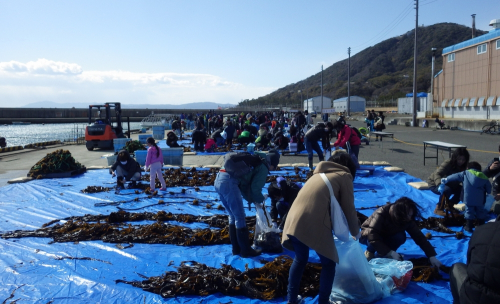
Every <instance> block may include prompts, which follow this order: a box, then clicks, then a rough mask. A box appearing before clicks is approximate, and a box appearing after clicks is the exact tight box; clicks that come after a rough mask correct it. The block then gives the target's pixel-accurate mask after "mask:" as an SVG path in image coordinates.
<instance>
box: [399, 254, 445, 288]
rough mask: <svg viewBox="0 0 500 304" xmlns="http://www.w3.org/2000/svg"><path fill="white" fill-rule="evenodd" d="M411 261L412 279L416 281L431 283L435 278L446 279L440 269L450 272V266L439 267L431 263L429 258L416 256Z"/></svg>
mask: <svg viewBox="0 0 500 304" xmlns="http://www.w3.org/2000/svg"><path fill="white" fill-rule="evenodd" d="M409 261H410V262H412V263H413V269H412V270H413V274H412V276H411V280H412V281H415V282H424V283H429V282H432V281H434V280H445V279H444V278H443V276H442V275H441V274H440V273H439V270H441V271H443V272H445V273H450V267H447V266H444V265H443V266H441V267H440V268H439V269H438V268H436V267H434V266H432V265H431V263H430V262H429V259H428V258H415V259H409Z"/></svg>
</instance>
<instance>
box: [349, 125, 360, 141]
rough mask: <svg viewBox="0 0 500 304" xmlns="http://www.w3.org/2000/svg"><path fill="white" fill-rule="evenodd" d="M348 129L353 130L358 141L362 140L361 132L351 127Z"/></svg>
mask: <svg viewBox="0 0 500 304" xmlns="http://www.w3.org/2000/svg"><path fill="white" fill-rule="evenodd" d="M349 127H350V128H351V130H353V131H354V132H355V133H356V134H357V135H358V137H359V139H361V138H363V135H362V134H361V132H359V130H358V128H356V127H351V126H349Z"/></svg>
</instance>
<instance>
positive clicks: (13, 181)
mask: <svg viewBox="0 0 500 304" xmlns="http://www.w3.org/2000/svg"><path fill="white" fill-rule="evenodd" d="M31 180H34V178H33V177H18V178H14V179H11V180H9V181H8V182H7V183H8V184H20V183H26V182H29V181H31Z"/></svg>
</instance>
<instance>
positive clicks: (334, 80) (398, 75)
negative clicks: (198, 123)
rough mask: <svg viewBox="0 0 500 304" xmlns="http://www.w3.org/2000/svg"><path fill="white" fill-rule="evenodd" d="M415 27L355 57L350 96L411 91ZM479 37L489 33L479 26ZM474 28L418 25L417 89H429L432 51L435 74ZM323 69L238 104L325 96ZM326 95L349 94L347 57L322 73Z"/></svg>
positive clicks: (384, 97) (385, 95)
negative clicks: (445, 54)
mask: <svg viewBox="0 0 500 304" xmlns="http://www.w3.org/2000/svg"><path fill="white" fill-rule="evenodd" d="M414 31H415V30H411V31H409V32H407V33H405V34H403V35H401V36H398V37H393V38H390V39H387V40H385V41H382V42H380V43H378V44H376V45H374V46H372V47H369V48H366V49H364V50H363V51H361V52H359V53H357V54H355V55H354V56H351V88H350V89H351V96H353V95H358V96H362V97H364V98H366V100H378V101H384V100H391V99H396V98H399V97H403V96H405V95H406V94H407V93H411V92H413V54H414V51H413V45H414V39H415V34H414ZM476 32H477V35H478V36H479V35H483V34H486V33H487V32H485V31H480V30H476ZM471 35H472V29H471V28H469V27H467V26H463V25H459V24H455V23H438V24H434V25H431V26H422V27H419V28H418V58H417V64H418V68H417V91H418V92H429V91H430V85H431V65H432V51H431V48H433V47H434V48H436V49H437V51H436V60H435V67H434V71H435V73H438V72H439V71H440V70H441V68H442V64H443V58H442V56H441V53H442V51H443V48H445V47H448V46H451V45H454V44H457V43H459V42H462V41H465V40H468V39H471ZM320 84H321V72H319V73H317V74H315V75H312V76H310V77H308V78H307V79H304V80H301V81H299V82H297V83H293V84H290V85H287V86H285V87H283V88H280V89H278V90H276V91H274V92H272V93H270V94H268V95H265V96H262V97H259V98H257V99H251V100H248V99H247V100H244V101H243V102H242V103H240V105H285V104H288V105H290V104H293V105H298V104H299V101H300V100H301V96H300V95H301V93H298V91H299V90H301V91H302V97H303V99H306V96H309V97H312V96H318V95H321V87H320ZM323 96H327V97H330V98H332V99H337V98H340V97H344V96H347V58H346V59H345V60H342V61H339V62H336V63H334V64H333V65H331V66H330V67H328V68H326V69H325V70H324V71H323Z"/></svg>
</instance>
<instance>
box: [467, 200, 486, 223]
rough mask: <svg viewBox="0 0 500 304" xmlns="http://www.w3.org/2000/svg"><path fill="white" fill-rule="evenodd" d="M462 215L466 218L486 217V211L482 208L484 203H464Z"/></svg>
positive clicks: (479, 218)
mask: <svg viewBox="0 0 500 304" xmlns="http://www.w3.org/2000/svg"><path fill="white" fill-rule="evenodd" d="M464 217H465V219H466V220H475V219H478V220H482V221H483V220H486V219H487V218H488V211H486V209H484V205H482V206H467V204H465V214H464Z"/></svg>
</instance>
